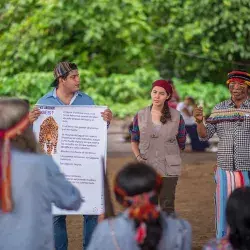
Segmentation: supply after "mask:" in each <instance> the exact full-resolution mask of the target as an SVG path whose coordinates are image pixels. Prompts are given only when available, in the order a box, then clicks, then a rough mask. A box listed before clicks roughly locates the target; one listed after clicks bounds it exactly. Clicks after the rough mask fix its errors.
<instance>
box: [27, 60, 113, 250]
mask: <svg viewBox="0 0 250 250" xmlns="http://www.w3.org/2000/svg"><path fill="white" fill-rule="evenodd" d="M54 77H55V80H54V82H53V83H52V86H53V87H54V89H53V90H52V91H50V92H49V93H47V94H46V95H44V96H43V97H42V98H41V99H39V100H38V102H37V104H38V105H44V106H47V107H49V106H63V105H64V106H65V105H75V106H82V105H87V106H90V105H94V102H93V100H92V98H91V97H89V96H88V95H86V94H85V93H82V92H80V91H79V89H80V78H79V73H78V69H77V65H76V64H74V63H70V62H60V63H59V64H58V65H57V66H56V67H55V69H54ZM72 108H73V107H72ZM75 108H76V109H77V107H75ZM40 115H41V110H40V109H39V108H38V107H36V108H34V109H33V110H32V111H31V112H30V115H29V118H30V122H31V123H33V122H34V121H36V120H37V119H38V117H39V116H40ZM101 116H102V117H103V120H104V121H107V123H108V124H109V123H110V121H111V120H112V112H111V111H110V110H109V109H105V110H104V111H103V112H101ZM47 123H51V124H53V125H52V127H53V129H54V131H55V133H53V135H54V136H56V131H57V130H58V127H57V124H56V123H55V122H54V121H53V118H48V121H47ZM54 141H57V140H56V139H55V138H54ZM53 146H55V145H51V147H50V148H49V147H47V152H46V153H51V152H55V151H53V150H55V149H56V147H54V148H53ZM84 217H85V218H84V233H83V235H84V239H83V247H84V249H86V247H87V245H88V243H89V240H90V238H91V235H92V232H93V230H94V228H95V226H96V224H97V220H98V216H97V215H86V216H84ZM54 238H55V249H56V250H59V249H60V250H66V249H67V248H68V237H67V230H66V216H65V215H60V216H54Z"/></svg>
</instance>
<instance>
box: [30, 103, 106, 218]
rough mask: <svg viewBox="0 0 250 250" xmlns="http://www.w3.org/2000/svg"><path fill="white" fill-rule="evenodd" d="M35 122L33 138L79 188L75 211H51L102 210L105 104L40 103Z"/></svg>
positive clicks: (88, 212) (97, 211)
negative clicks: (102, 114)
mask: <svg viewBox="0 0 250 250" xmlns="http://www.w3.org/2000/svg"><path fill="white" fill-rule="evenodd" d="M38 107H39V108H40V110H41V113H42V114H41V115H40V116H39V118H38V120H37V121H36V122H35V123H34V126H33V129H34V132H35V134H36V138H37V140H38V142H39V144H40V146H41V147H42V149H43V150H44V152H45V153H46V154H49V155H52V157H53V159H54V160H55V162H56V163H57V164H58V166H59V167H60V169H61V171H62V172H63V173H64V174H65V176H66V178H67V179H68V180H69V181H70V182H71V183H72V184H73V185H75V186H76V187H78V189H79V190H80V192H81V195H82V198H83V199H84V201H85V202H84V203H82V206H81V207H80V209H79V210H78V211H74V212H72V211H66V210H61V209H58V208H56V207H53V213H54V214H101V213H102V212H103V210H104V203H103V202H104V198H103V173H102V165H101V164H102V161H101V158H102V157H104V159H105V162H106V152H107V122H105V121H104V120H103V118H102V117H101V112H103V111H104V110H105V109H106V108H107V107H105V106H44V105H43V106H42V105H38Z"/></svg>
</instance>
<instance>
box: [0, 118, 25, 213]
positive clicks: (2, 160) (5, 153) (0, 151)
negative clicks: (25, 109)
mask: <svg viewBox="0 0 250 250" xmlns="http://www.w3.org/2000/svg"><path fill="white" fill-rule="evenodd" d="M29 125H30V122H29V115H28V114H27V115H25V117H24V118H22V119H21V120H20V121H19V122H18V123H17V124H16V125H14V126H13V127H11V128H9V129H7V130H0V208H1V210H2V211H3V212H5V213H7V212H11V211H12V208H13V201H12V197H11V196H12V195H11V164H10V158H11V156H10V139H12V138H14V137H15V136H16V135H19V134H21V133H23V131H25V129H26V128H27V127H28V126H29Z"/></svg>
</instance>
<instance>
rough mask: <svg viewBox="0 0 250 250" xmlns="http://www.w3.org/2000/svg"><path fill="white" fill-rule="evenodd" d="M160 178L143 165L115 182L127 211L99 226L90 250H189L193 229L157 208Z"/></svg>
mask: <svg viewBox="0 0 250 250" xmlns="http://www.w3.org/2000/svg"><path fill="white" fill-rule="evenodd" d="M160 190H161V177H160V176H159V175H158V174H157V173H156V172H155V170H154V169H152V168H151V167H149V166H147V165H145V164H143V163H135V164H129V165H128V166H127V167H125V168H123V169H122V170H121V171H120V172H119V173H118V175H117V177H116V180H115V195H116V199H117V201H118V202H120V203H121V204H122V205H123V206H124V207H127V209H126V210H125V212H123V213H121V214H120V215H118V216H116V217H114V218H112V219H106V220H104V221H102V222H101V223H99V224H98V226H97V228H96V230H95V231H94V234H93V236H92V239H91V243H90V245H89V247H88V250H97V249H103V250H105V249H107V250H119V249H120V250H140V249H147V250H150V249H152V250H163V249H164V250H168V249H169V250H170V249H176V250H178V249H180V250H190V249H191V227H190V225H189V223H188V222H187V221H185V220H182V219H178V218H174V217H171V216H167V214H165V213H164V212H161V210H160V208H159V207H158V206H157V199H158V195H159V192H160Z"/></svg>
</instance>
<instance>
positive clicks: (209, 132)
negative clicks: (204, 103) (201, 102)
mask: <svg viewBox="0 0 250 250" xmlns="http://www.w3.org/2000/svg"><path fill="white" fill-rule="evenodd" d="M194 118H195V121H196V123H197V133H198V135H199V137H200V140H201V141H206V140H208V139H210V138H211V137H212V136H213V135H214V133H215V132H216V125H214V124H210V123H208V124H207V125H206V126H205V125H204V123H203V119H204V116H203V108H202V107H197V106H196V107H195V108H194Z"/></svg>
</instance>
